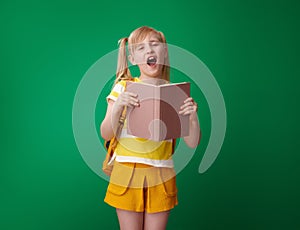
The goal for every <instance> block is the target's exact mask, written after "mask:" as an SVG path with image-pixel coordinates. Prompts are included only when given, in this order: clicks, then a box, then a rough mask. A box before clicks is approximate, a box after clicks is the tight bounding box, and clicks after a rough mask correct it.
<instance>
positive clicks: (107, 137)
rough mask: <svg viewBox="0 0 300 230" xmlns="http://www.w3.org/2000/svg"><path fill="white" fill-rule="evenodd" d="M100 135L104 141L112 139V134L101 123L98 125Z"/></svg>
mask: <svg viewBox="0 0 300 230" xmlns="http://www.w3.org/2000/svg"><path fill="white" fill-rule="evenodd" d="M100 135H101V137H102V138H103V139H104V140H106V141H109V140H110V139H112V135H110V134H109V132H108V131H107V128H106V127H105V125H104V124H103V123H102V124H101V125H100Z"/></svg>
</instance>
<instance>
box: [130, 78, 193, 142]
mask: <svg viewBox="0 0 300 230" xmlns="http://www.w3.org/2000/svg"><path fill="white" fill-rule="evenodd" d="M126 90H127V91H129V92H133V93H136V94H137V95H138V99H139V100H140V106H139V107H135V108H133V109H128V111H127V132H128V133H129V134H131V135H134V136H137V137H141V138H145V139H150V140H154V141H161V140H166V139H172V138H178V137H182V136H187V135H188V134H189V116H183V115H179V114H178V112H179V110H180V106H181V105H182V104H183V102H184V100H185V99H186V98H188V97H189V95H190V83H188V82H183V83H172V84H163V85H152V84H148V83H143V82H128V84H127V88H126Z"/></svg>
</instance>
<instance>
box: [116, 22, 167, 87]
mask: <svg viewBox="0 0 300 230" xmlns="http://www.w3.org/2000/svg"><path fill="white" fill-rule="evenodd" d="M151 33H154V34H155V35H157V37H158V40H159V41H160V42H161V43H165V44H167V41H166V38H165V35H164V34H163V33H162V32H160V31H157V30H155V29H153V28H151V27H148V26H142V27H139V28H137V29H135V30H134V31H133V32H131V34H130V35H129V37H128V38H121V39H120V40H119V42H118V44H119V54H118V64H117V72H116V80H115V83H114V84H116V83H118V82H119V81H121V80H132V78H133V77H132V75H131V73H130V70H129V68H128V60H127V52H126V43H127V42H128V50H129V52H130V53H132V52H133V47H134V44H137V43H139V42H141V41H143V40H144V39H145V38H146V37H147V36H148V35H149V34H151ZM167 52H168V51H167ZM162 79H163V80H166V81H168V82H169V81H170V63H169V55H167V56H166V60H165V63H164V65H163V67H162Z"/></svg>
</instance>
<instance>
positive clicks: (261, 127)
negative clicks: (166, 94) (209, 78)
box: [0, 0, 300, 230]
mask: <svg viewBox="0 0 300 230" xmlns="http://www.w3.org/2000/svg"><path fill="white" fill-rule="evenodd" d="M299 6H300V4H299V3H298V2H297V1H295V0H294V1H292V0H286V1H283V0H280V1H266V0H263V1H258V0H254V1H233V0H228V1H220V0H219V1H168V2H162V3H159V2H151V1H150V2H149V1H146V2H145V3H144V2H142V1H133V2H130V1H113V2H112V1H108V2H101V1H82V0H78V1H55V0H54V1H44V2H41V1H33V0H30V1H18V0H16V1H7V0H6V1H1V3H0V77H1V84H0V86H1V90H0V99H1V106H2V109H1V113H0V122H1V154H0V178H1V189H0V212H1V213H0V228H1V229H30V230H35V229H64V230H65V229H73V230H75V229H118V222H117V218H116V215H115V211H114V209H113V208H111V207H109V206H108V205H106V204H105V203H104V202H103V198H104V195H105V190H106V186H107V182H106V181H105V180H103V179H102V178H100V177H99V176H97V175H96V174H95V173H94V172H93V171H92V170H90V168H89V167H88V166H87V165H86V163H85V162H84V160H83V159H82V157H81V154H80V152H79V150H78V149H77V146H76V142H75V140H74V136H73V130H72V106H73V100H74V96H75V92H76V89H77V87H78V85H79V83H80V81H81V79H82V77H83V76H84V74H85V73H86V71H87V70H88V69H89V68H90V67H91V65H92V64H94V63H95V62H96V61H97V60H98V59H99V58H100V57H102V56H104V55H105V54H107V53H108V52H110V51H112V50H114V49H116V48H117V41H118V39H119V38H121V37H124V36H128V35H129V33H130V32H131V31H132V30H133V29H135V28H137V27H139V26H141V25H149V26H152V27H154V28H157V29H158V30H161V31H163V32H164V33H165V35H166V37H167V40H168V42H169V43H171V44H173V45H177V46H180V47H182V48H184V49H186V50H188V51H189V52H191V53H193V54H195V55H196V56H197V57H198V58H199V59H201V60H202V61H203V62H204V63H205V64H206V65H207V66H208V68H209V69H210V71H211V72H212V73H213V75H214V77H215V79H216V80H217V82H218V84H219V87H220V88H221V90H222V93H223V96H224V100H225V103H226V110H227V132H226V137H225V140H224V144H223V147H222V149H221V152H220V154H219V156H218V158H217V160H216V161H215V163H214V164H213V166H212V167H211V168H210V169H209V170H208V171H206V172H205V173H204V174H199V173H198V167H199V163H200V161H201V159H202V156H203V154H204V151H205V149H206V145H207V143H208V140H209V135H210V114H209V110H208V107H207V102H206V101H205V98H204V96H203V95H202V93H201V92H200V91H199V90H198V89H197V88H196V86H195V85H194V86H193V88H192V93H193V96H194V97H195V98H197V99H198V103H199V118H200V121H201V126H202V131H203V141H202V143H201V145H200V146H199V147H198V148H197V151H196V154H195V155H194V157H193V159H192V161H191V162H190V163H189V164H188V166H187V167H186V168H185V169H184V170H183V171H182V172H181V173H180V174H179V175H178V189H179V205H178V206H177V207H176V208H175V209H174V210H173V211H172V214H171V216H170V220H169V225H168V229H179V230H180V229H212V230H215V229H230V230H234V229H243V230H245V229H251V230H252V229H259V230H260V229H263V230H265V229H272V230H273V229H289V230H290V229H299V228H300V212H299V207H300V198H299V194H300V188H299V186H300V185H299V181H300V180H299V179H300V178H299V175H300V169H299V164H298V163H299V160H300V156H299V141H298V140H297V139H298V137H299V128H300V126H299V115H300V110H299V102H298V100H299V96H300V93H299V89H298V88H299V83H300V80H299V77H300V71H299V53H300V49H299V48H300V46H299V41H300V36H299V35H300V33H299V26H300V23H299V19H300V18H299V10H300V8H299ZM171 58H172V57H171ZM171 64H172V63H171ZM173 73H174V76H173V79H175V80H181V79H184V76H180V73H178V72H176V70H173ZM99 77H101V76H99ZM102 96H103V95H102ZM99 103H100V102H99ZM104 112H105V104H103V105H101V104H100V105H98V106H97V111H96V119H95V122H96V123H97V124H99V122H100V121H101V119H102V118H103V117H101V116H103V114H104ZM99 143H100V142H99Z"/></svg>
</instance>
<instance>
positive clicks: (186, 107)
mask: <svg viewBox="0 0 300 230" xmlns="http://www.w3.org/2000/svg"><path fill="white" fill-rule="evenodd" d="M197 110H198V105H197V103H196V102H195V101H194V99H193V98H191V97H189V98H187V99H186V100H185V101H184V102H183V105H182V106H181V107H180V111H179V114H182V115H184V116H185V115H190V114H194V113H196V112H197Z"/></svg>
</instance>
